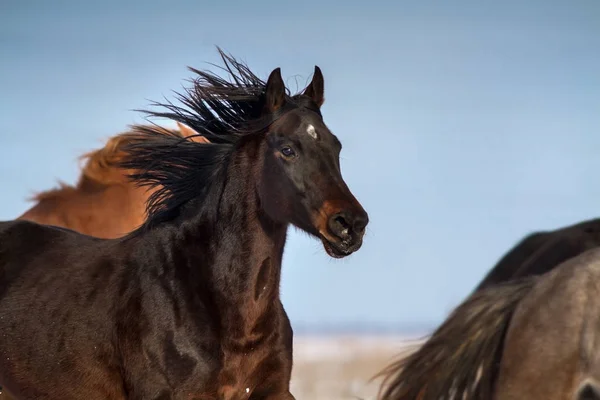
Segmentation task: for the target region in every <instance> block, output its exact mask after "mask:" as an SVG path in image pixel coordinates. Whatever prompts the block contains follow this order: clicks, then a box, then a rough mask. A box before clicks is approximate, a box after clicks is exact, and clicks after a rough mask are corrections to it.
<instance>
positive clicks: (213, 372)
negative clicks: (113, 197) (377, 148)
mask: <svg viewBox="0 0 600 400" xmlns="http://www.w3.org/2000/svg"><path fill="white" fill-rule="evenodd" d="M221 55H222V57H223V60H224V62H225V64H226V65H225V68H224V69H225V70H226V71H229V72H230V73H231V74H232V79H231V80H226V79H224V78H222V77H220V76H218V75H215V74H213V73H210V72H207V71H198V70H193V71H194V72H195V73H196V74H197V78H196V80H195V83H194V86H193V87H192V88H191V89H188V91H187V92H186V94H183V95H180V100H181V102H182V105H174V104H173V103H168V104H164V105H161V104H157V105H158V106H162V107H163V108H162V110H159V111H152V112H149V114H150V115H151V116H156V117H167V118H170V119H172V120H174V121H179V122H181V123H184V124H185V125H187V126H190V127H191V128H192V129H194V130H195V131H196V132H198V133H199V134H201V135H202V136H204V137H206V138H207V139H208V140H209V141H210V143H195V142H193V141H191V140H187V139H185V138H182V137H181V136H178V135H175V134H170V133H168V132H167V133H166V134H165V133H164V132H157V131H156V129H154V128H151V127H147V126H146V127H144V126H138V127H135V128H134V129H133V131H132V132H131V133H130V134H129V135H128V138H127V143H126V145H125V146H124V148H123V151H124V154H125V157H124V158H123V161H122V162H121V163H120V165H121V166H122V167H124V168H126V169H129V170H131V171H134V172H133V174H132V179H133V180H134V181H135V182H137V183H138V184H140V185H147V186H148V187H150V188H155V189H156V190H155V192H154V193H153V194H152V195H151V196H150V198H149V201H148V218H147V220H146V221H145V222H144V223H143V224H142V226H141V227H140V228H138V229H136V230H135V231H133V232H131V233H130V234H128V235H126V236H124V237H122V238H117V239H99V238H93V237H90V236H86V235H82V234H80V233H76V232H74V231H71V230H65V229H61V228H57V227H50V226H47V225H40V224H37V223H33V222H30V221H22V220H21V221H9V222H2V223H0V315H1V316H2V324H0V337H2V338H3V340H2V341H0V382H2V383H3V384H4V385H5V386H6V389H7V390H8V391H9V392H11V393H13V394H14V395H15V397H16V398H21V399H41V398H43V399H48V400H53V399H63V400H70V399H84V398H85V399H88V400H94V399H107V398H110V399H223V400H241V399H250V400H259V399H261V400H276V399H277V400H291V399H294V397H293V395H292V394H291V393H290V391H289V381H290V374H291V367H292V352H291V346H292V337H291V332H288V331H287V329H286V322H285V321H286V319H287V317H286V315H285V310H284V308H283V305H282V303H281V300H280V297H279V283H280V277H281V262H282V255H283V250H284V245H285V241H286V235H287V230H288V228H289V226H290V225H294V226H296V227H297V228H299V229H302V230H304V231H305V232H307V233H309V234H311V235H312V236H314V237H316V238H318V239H319V240H320V241H321V242H322V244H323V246H324V249H325V251H326V252H327V253H328V254H329V255H330V256H332V257H336V258H341V257H346V256H348V255H350V254H352V253H354V252H355V251H357V250H358V249H359V248H360V247H361V245H362V240H363V236H364V232H365V228H366V226H367V224H368V215H367V213H366V212H365V210H364V209H363V208H362V206H361V205H360V203H359V202H358V201H357V200H356V198H355V197H354V196H353V194H352V193H351V192H350V190H349V188H348V187H347V185H346V183H345V182H344V180H343V178H342V175H341V171H340V162H339V155H340V151H341V144H340V141H339V140H338V138H337V137H336V136H335V135H334V134H333V133H332V132H331V131H330V130H329V129H328V127H327V125H326V124H325V122H324V121H323V117H322V114H321V110H320V107H321V105H322V104H323V100H324V83H323V75H322V74H321V71H320V69H319V68H318V67H315V73H314V76H313V79H312V81H311V83H310V84H309V85H308V87H307V88H306V89H305V90H304V91H303V92H302V93H300V94H296V95H294V96H290V95H289V94H287V89H286V88H285V85H284V83H283V79H282V77H281V72H280V69H279V68H276V69H275V70H273V71H272V72H271V74H270V76H269V78H268V80H267V82H266V83H265V82H263V81H262V80H261V79H259V78H258V77H257V76H256V75H255V74H254V73H252V72H251V71H250V70H249V69H248V67H247V66H245V65H244V64H241V63H239V62H238V61H236V60H235V59H233V58H232V57H231V56H227V55H225V54H223V53H221Z"/></svg>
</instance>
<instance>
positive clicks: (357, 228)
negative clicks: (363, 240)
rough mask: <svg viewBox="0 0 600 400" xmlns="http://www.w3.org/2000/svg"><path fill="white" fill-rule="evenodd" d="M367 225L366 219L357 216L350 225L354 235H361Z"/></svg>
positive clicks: (367, 219) (367, 220)
mask: <svg viewBox="0 0 600 400" xmlns="http://www.w3.org/2000/svg"><path fill="white" fill-rule="evenodd" d="M368 223H369V218H368V217H366V216H362V215H359V216H357V217H356V218H354V224H353V225H352V229H354V232H356V233H363V232H364V231H365V229H366V228H367V224H368Z"/></svg>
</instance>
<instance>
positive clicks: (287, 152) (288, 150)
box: [281, 146, 296, 157]
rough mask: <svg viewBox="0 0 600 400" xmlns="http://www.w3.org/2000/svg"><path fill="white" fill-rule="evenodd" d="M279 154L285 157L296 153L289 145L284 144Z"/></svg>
mask: <svg viewBox="0 0 600 400" xmlns="http://www.w3.org/2000/svg"><path fill="white" fill-rule="evenodd" d="M281 154H283V155H284V156H286V157H294V156H295V155H296V152H295V151H294V150H292V148H291V147H287V146H286V147H283V148H282V149H281Z"/></svg>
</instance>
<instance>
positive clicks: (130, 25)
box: [0, 0, 600, 329]
mask: <svg viewBox="0 0 600 400" xmlns="http://www.w3.org/2000/svg"><path fill="white" fill-rule="evenodd" d="M598 21H600V3H599V2H598V1H597V0H587V1H586V0H581V1H560V2H558V1H549V0H539V1H538V0H534V1H529V2H521V1H513V0H509V1H496V2H482V1H465V0H456V1H452V2H438V1H418V2H407V1H397V2H392V1H389V2H377V1H372V2H358V1H345V2H339V3H338V2H321V1H312V0H308V1H303V2H281V1H279V2H274V1H264V0H256V1H252V2H248V1H227V2H224V1H168V2H167V1H163V2H159V1H152V0H147V1H144V2H141V1H130V2H127V4H125V2H120V1H118V2H117V1H113V0H111V1H104V2H95V4H93V3H92V2H80V1H75V0H72V1H64V0H63V1H61V0H57V1H53V2H46V1H41V0H38V1H29V2H23V1H15V0H5V1H3V2H2V3H1V4H0V72H1V73H0V93H1V96H0V135H1V136H0V137H1V138H2V139H1V144H2V145H1V146H0V183H1V184H2V196H0V219H11V218H15V217H17V216H18V215H19V214H20V213H22V212H23V211H25V209H27V208H28V207H29V206H30V204H29V203H27V202H26V198H27V197H28V196H29V195H30V194H31V193H32V192H34V191H39V190H44V189H48V188H50V187H52V186H53V185H55V182H56V180H57V179H61V180H64V181H66V182H70V183H72V182H74V181H75V180H76V178H77V176H78V173H79V172H78V164H77V161H76V158H77V156H79V155H80V154H81V153H82V152H85V151H88V150H90V149H94V148H97V147H99V146H101V145H102V143H103V141H104V140H105V139H106V138H107V137H109V136H111V135H113V134H115V133H117V132H119V131H122V130H123V129H125V128H126V126H127V125H128V124H131V123H135V122H142V118H141V116H140V115H139V114H137V113H135V112H133V111H131V110H133V109H138V108H143V107H145V106H146V105H148V103H149V101H150V100H159V99H161V98H162V96H171V91H172V90H180V88H181V86H182V85H183V84H185V80H186V79H188V78H190V77H191V75H190V73H189V72H188V71H187V70H186V66H194V67H196V68H208V67H209V66H208V65H207V64H206V62H217V61H218V58H217V54H216V51H215V47H214V46H215V45H219V46H221V47H223V48H224V49H225V50H227V51H230V52H232V53H233V54H234V55H235V56H236V57H238V58H240V59H242V60H245V61H246V62H247V63H248V64H249V65H250V67H251V68H252V69H253V70H254V71H255V72H256V73H257V74H259V75H260V76H262V77H264V78H266V77H267V75H268V73H269V72H270V71H271V70H272V69H273V68H275V67H281V68H282V72H283V75H284V78H285V79H286V82H287V83H288V85H290V88H291V89H292V90H295V89H296V88H297V87H298V88H301V87H303V86H304V84H305V83H306V82H307V80H308V79H309V78H310V74H311V73H312V71H313V68H314V65H315V64H317V65H319V66H320V67H321V69H322V70H323V73H324V75H325V89H326V103H325V105H324V107H323V113H324V118H325V121H326V123H327V124H328V125H329V126H330V128H331V129H332V130H333V131H334V132H335V133H336V134H337V135H338V137H339V138H340V139H341V140H342V142H343V144H344V150H343V153H342V169H343V174H344V177H345V179H346V181H347V182H348V184H349V186H350V188H351V189H352V190H353V192H354V193H355V195H356V196H357V197H358V199H359V200H360V201H361V202H362V203H363V205H364V207H365V208H366V209H367V211H368V212H369V214H370V217H371V224H370V227H369V230H368V236H367V237H366V239H365V244H364V246H363V248H362V249H361V250H360V252H358V253H357V254H355V255H354V256H352V257H350V258H348V259H344V260H341V261H335V260H332V259H329V258H328V257H327V256H326V255H325V253H324V252H323V250H322V247H321V245H320V244H319V243H318V242H317V241H315V240H314V239H311V238H308V237H307V236H306V235H304V234H301V233H296V232H293V233H292V234H291V235H290V239H289V241H288V246H287V248H286V252H285V257H284V271H283V282H282V296H283V301H284V304H285V306H286V309H287V310H288V313H289V314H290V317H291V319H292V322H293V323H294V325H295V326H296V327H298V328H301V327H336V326H337V327H340V326H347V325H357V324H359V326H361V327H363V328H364V327H369V326H372V327H376V326H377V327H388V328H391V327H395V328H399V329H411V328H414V327H422V326H433V325H434V324H437V323H439V322H440V321H441V320H442V319H443V318H444V317H445V316H446V315H447V313H448V312H449V311H450V310H451V308H452V307H454V306H455V305H457V304H458V303H459V302H460V301H461V299H462V298H463V297H464V296H465V295H466V294H468V293H469V292H470V291H471V290H472V288H473V286H474V285H475V284H476V283H477V282H478V281H479V280H480V279H481V278H482V277H483V275H484V274H485V273H486V272H487V270H488V269H489V268H490V267H491V266H492V265H493V264H494V263H495V262H496V261H497V259H498V258H499V257H500V256H501V255H502V254H503V253H504V252H505V251H506V250H508V249H509V248H510V247H511V246H512V245H513V244H514V243H515V242H516V241H517V240H519V239H520V238H521V237H522V236H523V235H525V234H526V233H528V232H531V231H533V230H539V229H553V228H557V227H560V226H563V225H566V224H571V223H575V222H578V221H580V220H583V219H587V218H592V217H597V216H599V215H600V203H599V200H600V184H599V183H600V178H598V171H600V132H599V128H600V74H599V71H600V23H598Z"/></svg>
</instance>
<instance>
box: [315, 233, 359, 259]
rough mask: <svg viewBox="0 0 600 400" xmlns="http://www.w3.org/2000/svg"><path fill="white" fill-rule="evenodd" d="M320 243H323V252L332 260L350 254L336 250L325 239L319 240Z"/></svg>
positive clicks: (349, 252)
mask: <svg viewBox="0 0 600 400" xmlns="http://www.w3.org/2000/svg"><path fill="white" fill-rule="evenodd" d="M321 242H322V243H323V247H324V248H325V252H326V253H327V254H328V255H329V256H330V257H333V258H344V257H347V256H349V255H350V254H352V252H351V251H342V250H340V249H338V248H337V247H336V246H335V245H333V244H332V243H331V242H330V241H328V240H327V239H325V238H321Z"/></svg>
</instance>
